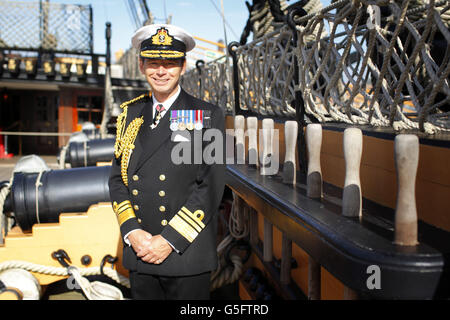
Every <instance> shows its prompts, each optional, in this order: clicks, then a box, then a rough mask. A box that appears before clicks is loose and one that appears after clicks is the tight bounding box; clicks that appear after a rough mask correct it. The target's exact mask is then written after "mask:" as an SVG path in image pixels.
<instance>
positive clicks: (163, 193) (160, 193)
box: [158, 190, 166, 197]
mask: <svg viewBox="0 0 450 320" xmlns="http://www.w3.org/2000/svg"><path fill="white" fill-rule="evenodd" d="M158 194H159V196H160V197H164V196H165V195H166V193H165V192H164V190H161V191H160V192H159V193H158Z"/></svg>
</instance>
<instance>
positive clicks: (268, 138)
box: [260, 119, 274, 175]
mask: <svg viewBox="0 0 450 320" xmlns="http://www.w3.org/2000/svg"><path fill="white" fill-rule="evenodd" d="M273 128H274V123H273V119H263V121H262V130H261V131H262V139H261V141H262V157H261V170H260V174H261V175H272V174H274V173H273V172H272V170H270V169H271V166H272V161H273V159H272V158H273V154H272V152H273V150H272V145H273ZM261 141H260V142H261Z"/></svg>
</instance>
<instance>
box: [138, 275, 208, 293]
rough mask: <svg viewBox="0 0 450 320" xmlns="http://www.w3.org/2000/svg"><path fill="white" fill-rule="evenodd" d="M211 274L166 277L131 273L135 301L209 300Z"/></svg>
mask: <svg viewBox="0 0 450 320" xmlns="http://www.w3.org/2000/svg"><path fill="white" fill-rule="evenodd" d="M210 280H211V272H205V273H201V274H199V275H194V276H184V277H164V276H156V275H150V274H144V273H138V272H134V271H131V272H130V286H131V297H132V298H133V299H134V300H209V298H210V294H209V290H210Z"/></svg>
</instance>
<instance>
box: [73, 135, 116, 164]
mask: <svg viewBox="0 0 450 320" xmlns="http://www.w3.org/2000/svg"><path fill="white" fill-rule="evenodd" d="M114 143H115V139H114V138H110V139H94V140H89V141H83V142H79V141H74V142H71V143H70V144H69V148H68V150H67V153H66V157H65V162H66V163H70V165H71V167H72V168H77V167H88V166H95V165H96V163H97V162H106V161H111V159H112V158H113V154H114Z"/></svg>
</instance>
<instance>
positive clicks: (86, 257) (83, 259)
mask: <svg viewBox="0 0 450 320" xmlns="http://www.w3.org/2000/svg"><path fill="white" fill-rule="evenodd" d="M91 262H92V258H91V256H90V255H88V254H86V255H84V256H82V257H81V264H82V265H83V266H88V265H90V264H91Z"/></svg>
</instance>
